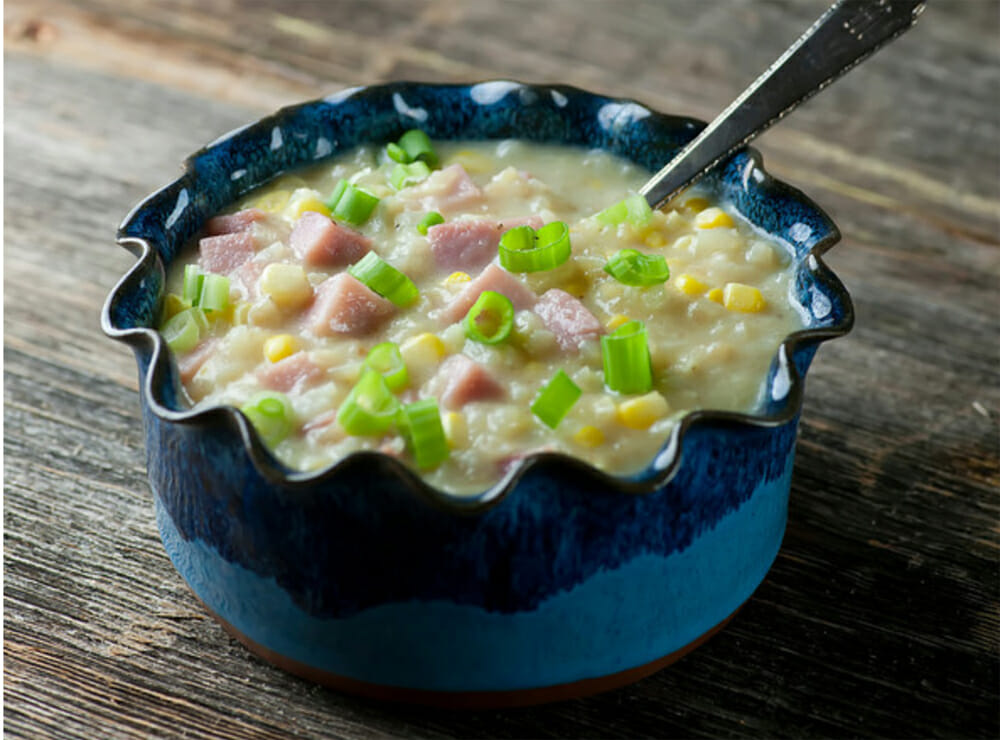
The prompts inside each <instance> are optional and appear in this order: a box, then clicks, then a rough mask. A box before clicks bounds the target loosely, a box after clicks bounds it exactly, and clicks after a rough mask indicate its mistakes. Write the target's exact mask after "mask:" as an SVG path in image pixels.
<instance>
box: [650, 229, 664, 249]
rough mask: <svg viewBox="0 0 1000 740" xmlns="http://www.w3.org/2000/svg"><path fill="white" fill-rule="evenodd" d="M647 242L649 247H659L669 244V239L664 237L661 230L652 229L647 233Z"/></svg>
mask: <svg viewBox="0 0 1000 740" xmlns="http://www.w3.org/2000/svg"><path fill="white" fill-rule="evenodd" d="M645 243H646V246H647V247H650V248H652V249H659V248H660V247H665V246H666V245H667V240H666V239H664V238H663V234H661V233H660V232H659V231H651V232H650V233H649V234H647V235H646V239H645Z"/></svg>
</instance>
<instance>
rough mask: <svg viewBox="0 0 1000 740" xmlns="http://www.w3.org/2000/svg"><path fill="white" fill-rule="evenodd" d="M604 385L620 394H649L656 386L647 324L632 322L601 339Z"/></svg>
mask: <svg viewBox="0 0 1000 740" xmlns="http://www.w3.org/2000/svg"><path fill="white" fill-rule="evenodd" d="M601 355H602V357H603V360H604V383H605V385H607V386H608V388H610V389H611V390H613V391H618V392H619V393H646V392H648V391H649V390H650V389H651V388H652V387H653V370H652V366H651V365H650V358H649V344H648V342H647V340H646V325H645V324H643V323H642V322H641V321H629V322H627V323H625V324H622V325H621V326H619V327H618V328H617V329H616V330H615V331H614V332H613V333H612V334H609V335H607V336H603V337H601Z"/></svg>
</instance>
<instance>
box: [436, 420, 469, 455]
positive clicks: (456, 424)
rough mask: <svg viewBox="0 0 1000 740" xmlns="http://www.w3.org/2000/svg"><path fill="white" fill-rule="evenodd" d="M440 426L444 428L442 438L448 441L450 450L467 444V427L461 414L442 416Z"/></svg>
mask: <svg viewBox="0 0 1000 740" xmlns="http://www.w3.org/2000/svg"><path fill="white" fill-rule="evenodd" d="M441 426H442V427H443V428H444V438H445V439H446V440H448V446H449V447H450V448H451V449H453V450H456V449H460V448H462V447H465V446H466V445H468V444H469V427H468V425H467V424H466V423H465V417H464V416H463V415H462V414H460V413H458V412H457V411H449V412H448V413H446V414H442V416H441Z"/></svg>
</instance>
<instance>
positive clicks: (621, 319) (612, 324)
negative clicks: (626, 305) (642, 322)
mask: <svg viewBox="0 0 1000 740" xmlns="http://www.w3.org/2000/svg"><path fill="white" fill-rule="evenodd" d="M631 320H632V319H630V318H629V317H628V316H626V315H625V314H623V313H616V314H615V315H614V316H612V317H611V318H610V319H608V323H606V324H605V326H606V327H608V329H610V330H611V331H614V330H615V329H617V328H618V327H619V326H621V325H622V324H627V323H628V322H630V321H631Z"/></svg>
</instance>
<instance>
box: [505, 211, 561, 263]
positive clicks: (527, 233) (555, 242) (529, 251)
mask: <svg viewBox="0 0 1000 740" xmlns="http://www.w3.org/2000/svg"><path fill="white" fill-rule="evenodd" d="M570 252H571V247H570V243H569V228H568V227H567V226H566V224H565V223H563V222H562V221H553V222H552V223H548V224H545V226H543V227H542V228H540V229H539V230H538V231H535V230H534V229H532V228H531V227H530V226H518V227H516V228H513V229H511V230H510V231H508V232H507V233H505V234H504V235H503V236H502V237H500V265H501V266H502V267H503V268H504V269H505V270H508V271H509V272H539V271H541V270H551V269H552V268H553V267H558V266H559V265H561V264H562V263H563V262H565V261H566V260H568V259H569V255H570Z"/></svg>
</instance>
